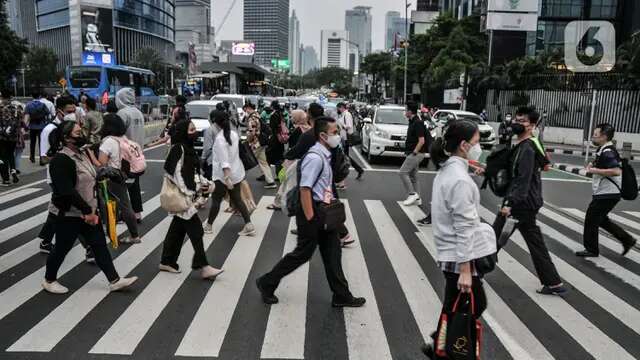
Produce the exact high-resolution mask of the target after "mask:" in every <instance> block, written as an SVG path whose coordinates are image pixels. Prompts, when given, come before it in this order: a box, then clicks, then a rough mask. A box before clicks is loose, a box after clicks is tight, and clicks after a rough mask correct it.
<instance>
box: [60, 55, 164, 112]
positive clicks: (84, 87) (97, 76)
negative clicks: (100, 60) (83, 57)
mask: <svg viewBox="0 0 640 360" xmlns="http://www.w3.org/2000/svg"><path fill="white" fill-rule="evenodd" d="M66 80H67V89H68V90H69V92H70V93H71V94H72V95H73V96H75V97H76V98H78V97H79V96H80V94H81V93H83V94H86V95H87V96H89V97H92V98H94V99H96V102H97V103H98V104H102V105H106V103H107V102H108V101H109V100H111V99H114V98H115V96H116V92H117V91H118V90H120V89H122V88H125V87H130V88H133V89H134V91H135V93H136V102H137V103H138V104H139V106H140V109H141V110H142V112H143V113H144V114H145V115H151V114H152V112H153V109H157V108H158V106H159V97H158V95H157V94H156V92H155V88H156V84H155V82H156V77H155V74H154V73H153V72H152V71H150V70H146V69H140V68H135V67H131V66H122V65H79V66H69V67H67V70H66Z"/></svg>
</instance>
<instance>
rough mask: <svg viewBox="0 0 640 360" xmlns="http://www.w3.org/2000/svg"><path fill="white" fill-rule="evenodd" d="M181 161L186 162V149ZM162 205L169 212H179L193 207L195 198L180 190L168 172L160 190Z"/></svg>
mask: <svg viewBox="0 0 640 360" xmlns="http://www.w3.org/2000/svg"><path fill="white" fill-rule="evenodd" d="M180 161H182V162H184V151H183V152H182V157H181V158H180ZM160 206H161V207H162V208H163V209H164V210H166V211H167V212H169V213H174V214H177V213H181V212H185V211H187V210H188V209H189V208H191V206H193V200H192V199H191V197H190V196H187V195H186V194H185V193H183V192H182V191H181V190H180V188H179V187H178V185H177V184H176V183H174V182H173V180H172V179H171V177H170V176H169V175H168V174H165V175H164V179H163V180H162V189H161V190H160Z"/></svg>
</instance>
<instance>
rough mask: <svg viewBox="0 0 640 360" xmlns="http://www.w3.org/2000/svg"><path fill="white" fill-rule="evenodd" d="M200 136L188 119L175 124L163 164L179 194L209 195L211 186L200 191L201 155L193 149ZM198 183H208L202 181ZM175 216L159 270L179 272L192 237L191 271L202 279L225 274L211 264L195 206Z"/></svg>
mask: <svg viewBox="0 0 640 360" xmlns="http://www.w3.org/2000/svg"><path fill="white" fill-rule="evenodd" d="M197 137H198V133H197V132H196V126H195V125H194V124H193V123H192V122H191V121H188V120H181V121H179V122H178V123H176V124H175V128H174V133H173V135H172V136H171V143H172V145H171V150H170V151H169V155H167V159H166V161H165V163H164V170H165V171H166V173H167V175H168V176H169V177H170V178H171V180H172V181H173V183H174V184H176V185H177V186H178V187H179V188H180V191H181V192H182V193H183V194H185V195H186V196H191V197H195V195H196V194H197V193H198V190H200V191H203V192H208V191H209V187H208V185H204V186H203V188H201V189H198V184H196V181H195V178H196V176H198V177H199V176H200V166H199V165H198V164H199V162H198V155H197V154H196V151H195V149H194V148H193V142H194V140H195V139H196V138H197ZM199 184H208V182H206V181H203V180H202V178H201V181H200V182H199ZM169 215H173V219H172V220H171V225H169V231H167V236H166V237H165V239H164V246H163V248H162V260H160V266H159V268H160V270H161V271H166V272H169V273H174V274H177V273H179V272H180V268H179V266H178V257H179V256H180V250H181V249H182V244H183V241H184V237H185V235H188V236H189V239H190V240H191V245H192V246H193V250H194V254H193V261H192V262H191V268H192V269H194V270H195V269H199V270H200V276H201V277H202V278H203V279H214V278H215V277H216V276H218V275H220V273H222V271H223V270H222V269H216V268H214V267H212V266H210V265H209V262H208V261H207V255H206V253H205V249H204V244H203V240H202V238H203V236H204V233H203V231H202V222H201V221H200V218H199V217H198V209H197V208H196V207H195V205H192V206H191V207H190V208H189V209H187V210H186V211H184V212H181V213H175V214H174V213H170V214H169Z"/></svg>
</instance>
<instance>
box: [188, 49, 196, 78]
mask: <svg viewBox="0 0 640 360" xmlns="http://www.w3.org/2000/svg"><path fill="white" fill-rule="evenodd" d="M197 73H198V54H196V45H195V44H194V43H192V42H190V43H189V74H197Z"/></svg>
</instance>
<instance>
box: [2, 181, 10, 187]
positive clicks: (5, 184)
mask: <svg viewBox="0 0 640 360" xmlns="http://www.w3.org/2000/svg"><path fill="white" fill-rule="evenodd" d="M0 186H4V187H7V186H11V183H10V182H8V181H3V182H2V184H0Z"/></svg>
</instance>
